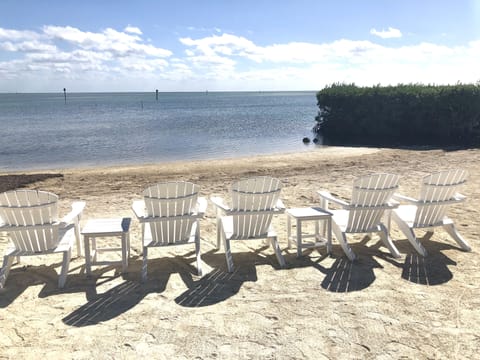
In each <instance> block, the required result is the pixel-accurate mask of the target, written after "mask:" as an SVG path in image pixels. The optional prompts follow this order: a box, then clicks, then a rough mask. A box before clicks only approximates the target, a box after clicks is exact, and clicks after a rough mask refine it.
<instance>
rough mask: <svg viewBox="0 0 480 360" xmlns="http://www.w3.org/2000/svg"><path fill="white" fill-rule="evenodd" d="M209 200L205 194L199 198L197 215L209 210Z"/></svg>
mask: <svg viewBox="0 0 480 360" xmlns="http://www.w3.org/2000/svg"><path fill="white" fill-rule="evenodd" d="M207 206H208V202H207V199H206V198H204V197H203V196H201V197H199V198H197V215H198V216H200V217H202V216H203V214H205V211H207Z"/></svg>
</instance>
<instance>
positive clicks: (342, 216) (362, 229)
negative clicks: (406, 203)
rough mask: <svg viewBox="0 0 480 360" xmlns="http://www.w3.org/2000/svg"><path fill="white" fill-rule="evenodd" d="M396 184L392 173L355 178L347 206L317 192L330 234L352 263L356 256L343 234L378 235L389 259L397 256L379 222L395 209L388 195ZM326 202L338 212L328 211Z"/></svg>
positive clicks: (327, 193) (383, 226)
mask: <svg viewBox="0 0 480 360" xmlns="http://www.w3.org/2000/svg"><path fill="white" fill-rule="evenodd" d="M398 181H399V177H398V176H397V175H392V174H373V175H369V176H365V177H361V178H358V179H356V180H355V181H354V182H353V191H352V200H351V202H350V203H347V202H345V201H343V200H340V199H337V198H335V197H333V196H332V195H331V194H330V193H329V192H328V191H318V194H319V195H320V201H321V207H322V208H323V209H325V210H327V211H329V212H331V213H332V231H333V233H334V235H335V237H336V238H337V240H338V242H339V243H340V245H341V247H342V249H343V251H344V252H345V254H346V255H347V257H348V258H349V259H350V260H351V261H353V260H355V257H356V256H355V253H354V252H353V251H352V249H351V247H350V246H349V245H348V243H347V236H346V234H352V233H378V234H379V235H380V238H381V239H382V241H383V243H384V244H385V246H386V247H387V248H388V249H389V250H390V253H391V254H392V256H394V257H399V256H400V253H399V252H398V250H397V248H396V247H395V245H394V244H393V242H392V240H391V238H390V236H389V234H388V230H387V228H386V226H385V225H384V224H383V223H382V218H383V216H384V215H385V212H386V211H387V212H389V211H390V210H392V209H394V208H395V207H396V206H398V204H397V203H396V202H395V203H394V202H392V201H391V198H392V195H393V194H394V192H395V190H397V189H398ZM330 202H332V203H335V204H337V205H340V206H341V207H342V209H338V210H331V209H329V203H330Z"/></svg>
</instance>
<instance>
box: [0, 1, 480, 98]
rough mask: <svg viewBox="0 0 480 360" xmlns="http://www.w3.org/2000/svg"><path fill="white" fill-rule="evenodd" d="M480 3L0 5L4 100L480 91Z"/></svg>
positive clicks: (0, 68)
mask: <svg viewBox="0 0 480 360" xmlns="http://www.w3.org/2000/svg"><path fill="white" fill-rule="evenodd" d="M479 64H480V0H456V1H451V0H436V1H434V0H402V1H393V0H371V1H369V0H364V1H359V0H349V1H346V0H345V1H342V0H337V1H321V0H275V1H273V0H256V1H251V0H241V1H233V0H223V1H221V0H203V1H202V0H196V1H195V0H191V1H184V0H175V1H162V0H156V1H147V0H136V1H126V0H115V1H113V0H103V1H102V0H82V1H73V0H62V1H57V0H45V1H41V0H0V92H52V91H53V92H55V91H58V90H59V89H63V88H64V87H66V88H67V89H69V91H72V92H74V91H152V89H158V90H159V91H205V90H207V89H208V90H209V91H248V90H253V91H256V90H319V89H321V88H323V87H324V86H325V85H328V84H331V83H334V82H348V83H352V82H354V83H356V84H358V85H372V84H383V85H389V84H397V83H410V82H413V83H435V84H454V83H457V82H465V83H476V82H478V81H480V65H479Z"/></svg>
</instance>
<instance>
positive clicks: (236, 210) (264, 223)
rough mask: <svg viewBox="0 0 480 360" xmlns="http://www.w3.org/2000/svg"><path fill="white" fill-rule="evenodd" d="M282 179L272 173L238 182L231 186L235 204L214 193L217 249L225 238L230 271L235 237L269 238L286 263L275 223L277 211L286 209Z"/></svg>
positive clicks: (244, 238) (248, 238)
mask: <svg viewBox="0 0 480 360" xmlns="http://www.w3.org/2000/svg"><path fill="white" fill-rule="evenodd" d="M281 188H282V186H281V183H280V181H279V180H278V179H275V178H271V177H254V178H250V179H245V180H240V181H238V182H235V183H234V184H233V185H232V188H231V198H232V206H231V207H229V206H228V205H226V204H225V202H224V200H223V199H222V198H220V197H212V198H211V201H212V202H213V203H214V204H215V206H216V208H217V249H219V248H220V243H221V242H222V241H223V245H224V248H225V257H226V259H227V267H228V271H229V272H232V271H233V258H232V252H231V249H230V241H231V240H254V239H267V241H270V243H271V245H272V247H273V249H274V251H275V255H276V256H277V259H278V262H279V263H280V266H281V267H282V268H283V267H285V259H284V258H283V256H282V254H281V251H280V246H279V245H278V241H277V234H276V233H275V231H274V230H273V227H272V226H271V222H272V219H273V215H275V214H282V213H283V212H284V211H285V207H284V206H283V203H282V201H281V200H280V199H279V196H280V191H281Z"/></svg>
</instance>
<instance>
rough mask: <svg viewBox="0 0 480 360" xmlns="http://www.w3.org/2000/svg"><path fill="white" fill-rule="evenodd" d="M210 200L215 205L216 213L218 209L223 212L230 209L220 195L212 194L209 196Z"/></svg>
mask: <svg viewBox="0 0 480 360" xmlns="http://www.w3.org/2000/svg"><path fill="white" fill-rule="evenodd" d="M210 201H211V202H212V203H213V205H215V206H216V208H217V213H218V211H221V212H223V213H228V212H229V211H230V210H231V209H230V207H229V206H227V205H226V204H225V202H224V200H223V198H221V197H218V196H212V197H210Z"/></svg>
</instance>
